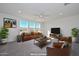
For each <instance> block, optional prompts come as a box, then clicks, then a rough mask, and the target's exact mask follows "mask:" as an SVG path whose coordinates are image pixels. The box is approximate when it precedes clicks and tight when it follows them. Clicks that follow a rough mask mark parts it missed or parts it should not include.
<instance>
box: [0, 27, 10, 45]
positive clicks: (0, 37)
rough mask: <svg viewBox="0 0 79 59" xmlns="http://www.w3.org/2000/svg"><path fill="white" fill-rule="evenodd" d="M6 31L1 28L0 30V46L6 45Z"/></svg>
mask: <svg viewBox="0 0 79 59" xmlns="http://www.w3.org/2000/svg"><path fill="white" fill-rule="evenodd" d="M8 31H9V30H8V29H7V28H1V29H0V44H3V43H6V42H7V39H6V38H7V37H8Z"/></svg>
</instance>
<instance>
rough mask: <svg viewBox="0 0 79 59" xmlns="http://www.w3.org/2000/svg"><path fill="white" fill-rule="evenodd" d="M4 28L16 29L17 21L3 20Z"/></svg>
mask: <svg viewBox="0 0 79 59" xmlns="http://www.w3.org/2000/svg"><path fill="white" fill-rule="evenodd" d="M3 26H4V27H5V28H15V27H16V26H17V25H16V20H15V19H10V18H3Z"/></svg>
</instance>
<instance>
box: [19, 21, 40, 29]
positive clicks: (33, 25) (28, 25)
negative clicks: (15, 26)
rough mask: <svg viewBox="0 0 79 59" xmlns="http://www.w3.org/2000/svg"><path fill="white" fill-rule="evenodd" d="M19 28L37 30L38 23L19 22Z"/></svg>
mask: <svg viewBox="0 0 79 59" xmlns="http://www.w3.org/2000/svg"><path fill="white" fill-rule="evenodd" d="M19 26H20V27H22V28H28V27H29V28H36V29H39V28H40V26H41V25H40V23H38V22H34V21H27V20H20V22H19Z"/></svg>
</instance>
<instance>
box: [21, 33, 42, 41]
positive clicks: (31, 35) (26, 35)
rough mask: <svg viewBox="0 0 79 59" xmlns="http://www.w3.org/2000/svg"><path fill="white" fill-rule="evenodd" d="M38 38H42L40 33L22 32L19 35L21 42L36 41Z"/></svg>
mask: <svg viewBox="0 0 79 59" xmlns="http://www.w3.org/2000/svg"><path fill="white" fill-rule="evenodd" d="M40 36H42V33H39V32H30V33H25V32H23V33H22V34H21V37H22V41H28V40H31V39H36V38H39V37H40Z"/></svg>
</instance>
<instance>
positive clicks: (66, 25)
mask: <svg viewBox="0 0 79 59" xmlns="http://www.w3.org/2000/svg"><path fill="white" fill-rule="evenodd" d="M54 27H60V28H61V33H62V34H63V35H65V36H71V29H72V28H74V27H77V28H79V15H77V16H71V17H66V18H63V19H57V20H55V19H51V20H50V21H49V22H47V23H46V27H45V31H46V33H45V34H46V35H47V32H48V31H51V28H54Z"/></svg>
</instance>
